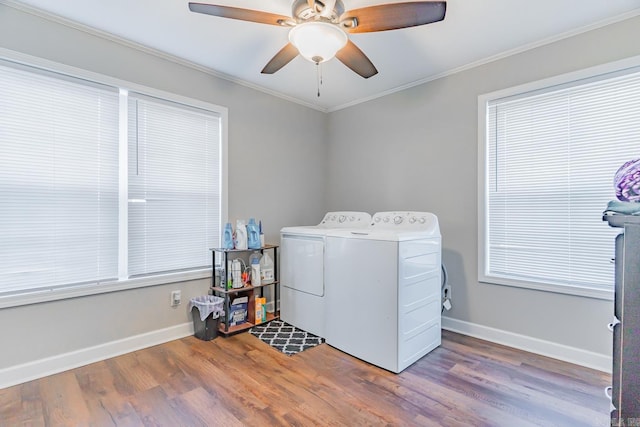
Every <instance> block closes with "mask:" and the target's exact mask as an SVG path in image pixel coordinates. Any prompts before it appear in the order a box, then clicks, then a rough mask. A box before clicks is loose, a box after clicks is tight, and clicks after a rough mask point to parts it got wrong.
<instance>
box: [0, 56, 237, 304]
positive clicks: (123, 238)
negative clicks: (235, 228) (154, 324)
mask: <svg viewBox="0 0 640 427" xmlns="http://www.w3.org/2000/svg"><path fill="white" fill-rule="evenodd" d="M76 71H77V70H76ZM91 77H95V76H91ZM105 80H108V78H105ZM114 83H115V84H114ZM119 83H121V82H116V81H106V82H105V81H101V82H99V83H98V82H96V81H95V79H88V78H86V77H84V76H80V78H78V77H72V76H70V75H68V74H67V73H55V72H49V71H44V70H42V69H39V68H35V67H30V66H25V65H19V64H17V63H13V62H10V61H2V60H0V200H1V202H0V259H1V260H2V261H1V262H0V297H2V298H3V299H4V300H7V299H11V298H12V297H15V296H16V295H28V294H44V293H52V291H58V293H60V292H59V291H61V290H65V289H83V288H84V289H88V287H92V290H90V291H87V293H99V292H101V290H100V289H96V288H103V290H102V292H104V291H108V290H113V289H114V287H113V286H115V285H114V284H117V287H118V288H122V287H125V288H126V287H130V286H137V285H140V286H142V285H149V284H155V283H166V282H168V281H172V280H184V277H185V276H184V274H185V273H184V272H185V271H191V272H193V271H204V272H205V273H206V274H210V273H209V270H208V269H210V267H211V254H210V252H209V248H211V247H217V246H219V239H220V232H221V224H222V222H223V220H224V218H225V217H226V211H225V206H224V204H225V198H224V197H225V193H226V192H225V191H224V187H223V185H222V184H223V182H224V181H225V180H224V177H223V173H224V170H225V165H224V162H223V158H224V143H223V142H224V135H223V133H222V123H223V118H226V111H225V110H224V109H220V108H216V107H215V106H211V105H209V104H205V103H202V102H199V101H193V100H188V99H184V98H181V97H178V96H175V95H170V94H165V93H161V92H159V91H153V90H148V92H146V93H145V91H144V90H143V89H146V88H140V87H137V86H136V91H135V92H134V91H128V90H125V89H121V88H120V87H119V86H120V84H119ZM128 86H130V87H131V86H135V85H129V84H128ZM149 92H151V93H149ZM171 274H172V275H171ZM180 274H182V276H179V275H180ZM140 276H145V277H147V278H148V277H150V276H155V277H158V279H157V280H156V281H155V282H154V281H149V280H146V281H140V280H138V282H136V281H135V280H131V279H132V278H134V277H140ZM169 276H171V277H169ZM110 286H111V287H110ZM76 292H77V291H76ZM75 295H78V294H77V293H76V294H74V296H75ZM47 299H57V297H55V296H54V297H51V298H46V297H45V298H44V299H40V300H47ZM26 303H28V302H26ZM11 305H14V304H12V303H10V302H9V303H6V302H3V303H1V304H0V306H11Z"/></svg>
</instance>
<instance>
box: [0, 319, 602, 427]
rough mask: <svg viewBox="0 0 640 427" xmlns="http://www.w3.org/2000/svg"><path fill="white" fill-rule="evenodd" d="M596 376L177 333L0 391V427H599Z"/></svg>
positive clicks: (537, 360)
mask: <svg viewBox="0 0 640 427" xmlns="http://www.w3.org/2000/svg"><path fill="white" fill-rule="evenodd" d="M610 381H611V377H610V375H608V374H605V373H602V372H599V371H594V370H590V369H586V368H582V367H578V366H575V365H571V364H569V363H564V362H560V361H557V360H553V359H549V358H545V357H542V356H537V355H534V354H531V353H526V352H523V351H519V350H515V349H512V348H509V347H504V346H500V345H497V344H492V343H489V342H486V341H482V340H478V339H474V338H470V337H466V336H463V335H459V334H455V333H452V332H447V331H443V342H442V346H441V347H439V348H437V349H436V350H434V351H433V352H431V353H430V354H428V355H427V356H425V357H423V358H422V359H421V360H419V361H418V362H416V363H415V364H413V365H412V366H410V367H409V368H408V369H406V370H405V371H404V372H402V373H401V374H398V375H396V374H392V373H390V372H387V371H384V370H382V369H379V368H376V367H374V366H371V365H369V364H367V363H364V362H362V361H360V360H358V359H355V358H353V357H351V356H348V355H346V354H344V353H342V352H340V351H338V350H336V349H334V348H332V347H330V346H328V345H327V344H322V345H320V346H318V347H315V348H313V349H310V350H307V351H304V352H302V353H299V354H297V355H294V356H286V355H284V354H281V353H279V352H277V351H276V350H274V349H272V348H271V347H269V346H268V345H266V344H264V343H262V342H261V341H259V340H258V339H257V338H255V337H253V336H251V335H250V334H248V333H244V334H239V335H235V336H232V337H229V338H223V337H218V338H216V339H215V340H213V341H208V342H206V341H200V340H198V339H196V338H194V337H188V338H184V339H181V340H177V341H172V342H169V343H166V344H163V345H159V346H155V347H151V348H147V349H144V350H140V351H136V352H134V353H130V354H126V355H123V356H119V357H116V358H113V359H109V360H105V361H102V362H98V363H93V364H91V365H87V366H84V367H81V368H78V369H74V370H71V371H67V372H63V373H60V374H57V375H52V376H50V377H46V378H43V379H40V380H36V381H31V382H28V383H25V384H22V385H18V386H15V387H11V388H6V389H3V390H0V426H3V427H4V426H11V427H13V426H20V425H29V426H172V427H173V426H246V425H248V426H278V425H292V426H313V425H319V426H447V427H449V426H451V427H456V426H508V427H520V426H523V427H524V426H571V427H576V426H590V427H595V426H607V425H609V423H610V420H609V403H608V400H607V398H606V397H605V395H604V393H603V389H604V387H605V386H606V385H608V384H609V383H610Z"/></svg>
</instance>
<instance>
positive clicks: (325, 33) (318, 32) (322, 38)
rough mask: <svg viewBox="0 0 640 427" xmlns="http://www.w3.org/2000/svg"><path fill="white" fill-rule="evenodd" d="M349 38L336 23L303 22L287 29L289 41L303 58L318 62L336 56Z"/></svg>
mask: <svg viewBox="0 0 640 427" xmlns="http://www.w3.org/2000/svg"><path fill="white" fill-rule="evenodd" d="M348 40H349V38H348V37H347V34H346V33H345V32H344V31H343V30H342V29H341V28H340V27H338V26H337V25H335V24H330V23H328V22H319V21H313V22H303V23H301V24H298V25H296V26H295V27H293V28H292V29H291V31H289V41H290V42H291V44H293V45H294V46H295V47H296V48H297V49H298V52H300V55H302V56H303V57H304V58H306V59H308V60H309V61H311V62H313V63H316V64H319V63H321V62H325V61H328V60H330V59H331V58H333V57H334V56H336V53H337V52H338V51H339V50H340V49H342V48H343V47H344V46H345V45H346V44H347V41H348Z"/></svg>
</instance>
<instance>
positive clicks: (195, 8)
mask: <svg viewBox="0 0 640 427" xmlns="http://www.w3.org/2000/svg"><path fill="white" fill-rule="evenodd" d="M189 10H190V11H191V12H196V13H204V14H206V15H213V16H219V17H221V18H231V19H238V20H240V21H249V22H257V23H259V24H271V25H282V23H284V22H288V21H291V20H292V19H291V17H290V16H284V15H276V14H275V13H268V12H261V11H259V10H250V9H241V8H238V7H229V6H218V5H215V4H205V3H189Z"/></svg>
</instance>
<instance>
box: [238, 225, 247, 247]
mask: <svg viewBox="0 0 640 427" xmlns="http://www.w3.org/2000/svg"><path fill="white" fill-rule="evenodd" d="M236 249H241V250H242V249H248V247H247V226H246V225H245V224H244V220H242V219H239V220H237V221H236Z"/></svg>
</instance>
